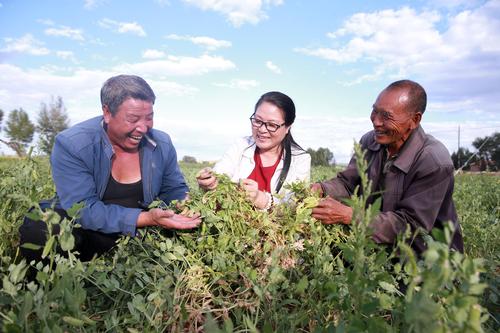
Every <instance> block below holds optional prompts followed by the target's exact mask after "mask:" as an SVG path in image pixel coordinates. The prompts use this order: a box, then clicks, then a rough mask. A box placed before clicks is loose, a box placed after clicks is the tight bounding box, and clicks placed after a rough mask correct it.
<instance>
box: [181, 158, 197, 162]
mask: <svg viewBox="0 0 500 333" xmlns="http://www.w3.org/2000/svg"><path fill="white" fill-rule="evenodd" d="M182 162H184V163H196V158H194V157H193V156H184V157H183V158H182Z"/></svg>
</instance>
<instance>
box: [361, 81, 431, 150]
mask: <svg viewBox="0 0 500 333" xmlns="http://www.w3.org/2000/svg"><path fill="white" fill-rule="evenodd" d="M408 99H409V97H408V93H407V90H406V89H401V88H399V89H398V88H395V89H389V90H387V89H386V90H384V91H382V92H381V93H380V95H379V96H378V98H377V100H376V101H375V104H373V109H372V113H371V116H370V119H371V121H372V124H373V129H374V130H375V140H376V141H377V143H379V144H382V145H387V148H388V150H389V153H390V154H391V155H393V154H395V153H397V152H398V151H399V149H400V148H401V146H402V145H403V143H404V142H405V141H406V140H407V139H408V137H409V136H410V134H411V132H412V131H413V130H414V129H415V128H417V126H418V124H419V123H420V119H421V116H422V114H421V113H420V112H416V113H412V112H410V111H408Z"/></svg>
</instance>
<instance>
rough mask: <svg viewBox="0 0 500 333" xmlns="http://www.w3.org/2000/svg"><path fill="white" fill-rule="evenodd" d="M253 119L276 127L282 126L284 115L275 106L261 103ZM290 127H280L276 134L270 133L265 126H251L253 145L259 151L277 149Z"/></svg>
mask: <svg viewBox="0 0 500 333" xmlns="http://www.w3.org/2000/svg"><path fill="white" fill-rule="evenodd" d="M254 117H255V119H257V120H260V121H262V122H266V123H273V124H276V125H281V124H284V122H285V114H284V112H283V111H282V110H281V109H280V108H278V107H277V106H276V105H274V104H272V103H269V102H262V103H261V104H260V105H259V107H258V108H257V110H256V111H255V114H254ZM289 129H290V126H285V125H283V126H280V127H279V128H278V130H277V131H276V132H270V131H269V130H267V128H266V126H265V125H262V126H260V127H255V126H252V137H253V139H254V140H255V144H256V145H257V147H258V148H259V149H260V150H261V151H268V150H273V149H277V148H279V146H280V145H281V142H282V141H283V139H284V138H285V135H286V133H287V132H288V130H289Z"/></svg>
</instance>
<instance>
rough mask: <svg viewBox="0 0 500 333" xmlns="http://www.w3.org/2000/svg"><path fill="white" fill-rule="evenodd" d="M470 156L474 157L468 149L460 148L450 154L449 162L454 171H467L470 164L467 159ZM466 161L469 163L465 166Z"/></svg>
mask: <svg viewBox="0 0 500 333" xmlns="http://www.w3.org/2000/svg"><path fill="white" fill-rule="evenodd" d="M472 155H474V153H472V152H471V151H469V149H468V148H462V147H460V148H459V149H458V150H457V151H455V152H453V154H451V160H452V161H453V166H454V167H455V169H458V168H462V169H463V170H469V169H470V163H471V161H469V158H471V156H472ZM467 161H469V162H468V163H467V164H465V163H466V162H467Z"/></svg>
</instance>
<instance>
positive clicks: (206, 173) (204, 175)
mask: <svg viewBox="0 0 500 333" xmlns="http://www.w3.org/2000/svg"><path fill="white" fill-rule="evenodd" d="M196 181H197V182H198V186H200V187H201V188H202V189H204V190H205V191H207V190H213V189H215V188H216V187H217V185H218V182H217V178H216V177H215V175H214V174H213V172H212V169H211V168H203V169H201V170H200V171H199V172H198V174H197V175H196Z"/></svg>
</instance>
